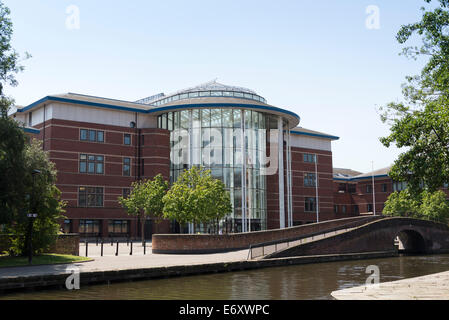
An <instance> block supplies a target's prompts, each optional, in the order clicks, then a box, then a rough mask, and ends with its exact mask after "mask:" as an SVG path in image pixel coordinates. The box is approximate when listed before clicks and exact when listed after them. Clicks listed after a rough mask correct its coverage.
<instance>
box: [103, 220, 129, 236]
mask: <svg viewBox="0 0 449 320" xmlns="http://www.w3.org/2000/svg"><path fill="white" fill-rule="evenodd" d="M128 226H129V224H128V220H109V225H108V231H109V233H115V234H117V233H121V234H127V233H128V229H129V228H128Z"/></svg>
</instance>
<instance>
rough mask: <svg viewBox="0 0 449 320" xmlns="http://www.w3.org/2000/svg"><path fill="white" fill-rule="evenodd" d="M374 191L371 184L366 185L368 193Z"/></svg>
mask: <svg viewBox="0 0 449 320" xmlns="http://www.w3.org/2000/svg"><path fill="white" fill-rule="evenodd" d="M372 192H373V186H372V185H371V184H367V185H366V193H372Z"/></svg>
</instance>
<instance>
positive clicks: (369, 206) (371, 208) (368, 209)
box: [366, 203, 373, 212]
mask: <svg viewBox="0 0 449 320" xmlns="http://www.w3.org/2000/svg"><path fill="white" fill-rule="evenodd" d="M366 209H367V211H368V212H373V204H372V203H368V204H367V205H366Z"/></svg>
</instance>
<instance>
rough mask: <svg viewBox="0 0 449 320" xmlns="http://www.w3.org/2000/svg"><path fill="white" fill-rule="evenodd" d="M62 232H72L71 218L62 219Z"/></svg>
mask: <svg viewBox="0 0 449 320" xmlns="http://www.w3.org/2000/svg"><path fill="white" fill-rule="evenodd" d="M63 231H64V233H71V232H72V220H68V219H66V220H64V226H63Z"/></svg>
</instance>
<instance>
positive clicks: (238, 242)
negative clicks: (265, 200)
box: [152, 217, 375, 253]
mask: <svg viewBox="0 0 449 320" xmlns="http://www.w3.org/2000/svg"><path fill="white" fill-rule="evenodd" d="M371 219H375V218H373V217H369V218H366V217H356V218H347V219H338V220H332V221H326V222H323V223H313V224H308V225H302V226H295V227H291V228H285V229H277V230H265V231H256V232H251V233H234V234H224V235H216V234H155V235H153V239H152V249H153V253H211V252H220V251H229V250H237V249H246V248H249V246H250V245H256V244H260V243H264V242H270V241H277V240H284V239H295V238H298V237H302V236H306V235H311V234H314V233H318V232H323V231H325V230H332V229H334V228H337V227H341V226H343V225H348V226H349V225H350V226H351V227H354V226H356V225H361V224H365V223H367V222H368V221H371Z"/></svg>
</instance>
